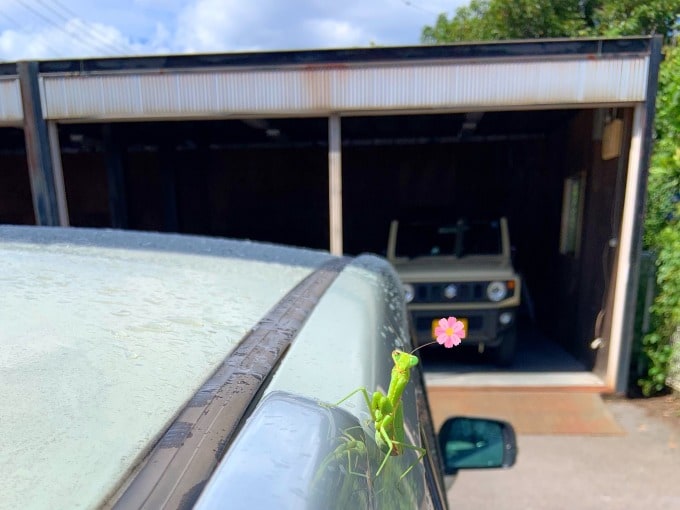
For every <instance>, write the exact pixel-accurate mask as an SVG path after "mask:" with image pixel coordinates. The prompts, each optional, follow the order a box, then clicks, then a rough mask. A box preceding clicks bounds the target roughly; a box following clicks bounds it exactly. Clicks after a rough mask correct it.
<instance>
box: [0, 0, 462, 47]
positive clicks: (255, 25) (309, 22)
mask: <svg viewBox="0 0 680 510" xmlns="http://www.w3.org/2000/svg"><path fill="white" fill-rule="evenodd" d="M465 3H467V1H466V0H449V1H446V0H342V1H328V0H286V1H282V0H98V1H97V2H91V0H60V1H59V2H58V3H57V2H54V0H40V2H39V3H35V0H30V2H29V0H27V1H26V3H25V4H26V5H31V6H33V8H34V10H40V12H41V14H42V16H38V15H36V13H35V12H33V11H31V10H29V9H27V8H26V7H25V4H24V2H16V1H9V0H0V60H3V59H4V60H19V59H44V58H59V57H62V58H63V57H69V58H73V57H87V56H98V55H111V54H117V55H131V54H154V53H186V52H192V53H193V52H227V51H244V50H263V51H266V50H278V49H303V48H328V47H355V46H366V45H369V44H371V43H375V44H383V45H394V44H401V45H403V44H417V43H418V41H419V37H420V32H421V30H422V27H423V26H424V25H426V24H428V23H433V22H434V20H435V18H436V14H437V13H438V12H441V11H442V10H447V11H448V12H451V10H452V9H454V8H455V6H456V5H461V4H465ZM46 4H49V5H50V6H51V7H52V8H54V9H56V11H53V10H49V9H44V8H43V9H38V8H39V7H41V6H43V5H46ZM59 5H62V6H66V10H62V9H61V8H60V7H59ZM55 12H58V13H60V14H59V15H57V14H55ZM76 13H77V18H76V16H75V15H76ZM45 18H48V19H45ZM67 20H68V21H67Z"/></svg>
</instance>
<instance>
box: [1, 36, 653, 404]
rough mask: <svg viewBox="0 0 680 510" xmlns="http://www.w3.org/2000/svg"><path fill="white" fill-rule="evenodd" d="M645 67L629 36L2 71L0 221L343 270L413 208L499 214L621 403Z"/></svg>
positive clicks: (560, 326) (647, 86) (541, 288)
mask: <svg viewBox="0 0 680 510" xmlns="http://www.w3.org/2000/svg"><path fill="white" fill-rule="evenodd" d="M659 59H660V40H659V39H658V38H626V39H595V40H553V41H525V42H504V43H494V44H476V45H451V46H436V47H424V46H418V47H408V48H370V49H351V50H323V51H297V52H276V53H246V54H220V55H183V56H179V55H177V56H162V57H139V58H137V57H135V58H121V59H88V60H67V61H44V62H20V63H8V64H2V65H0V100H1V101H0V134H1V135H2V136H0V140H2V142H1V143H0V165H1V167H2V168H3V171H2V172H1V173H0V182H1V183H2V185H0V221H2V222H6V223H29V224H30V223H33V222H35V223H37V224H44V225H62V226H66V225H73V226H90V227H114V228H132V229H143V230H161V231H176V232H184V233H196V234H207V235H219V236H234V237H246V238H251V239H257V240H263V241H271V242H280V243H287V244H295V245H299V246H307V247H311V248H320V249H329V250H330V251H331V252H333V253H337V254H341V253H349V254H355V253H360V252H363V251H372V252H377V253H382V252H384V249H385V245H386V239H387V231H388V225H389V222H390V220H391V219H393V218H394V217H395V216H403V215H404V214H408V213H409V212H411V211H418V214H441V211H445V213H446V214H451V215H461V214H465V215H468V216H475V215H485V216H487V215H505V216H507V217H508V218H509V221H510V227H511V235H512V239H513V244H514V245H515V249H516V264H517V266H518V268H519V269H520V270H521V271H522V272H523V274H524V277H525V280H526V281H527V283H528V285H527V288H528V290H529V292H530V295H531V298H532V299H531V302H532V303H533V305H534V306H533V308H534V310H533V314H535V317H536V321H537V324H538V327H539V329H540V330H541V332H542V333H543V334H545V335H547V336H549V337H551V338H553V339H554V340H555V341H556V342H557V343H558V344H559V345H561V346H562V347H563V348H564V349H566V350H567V351H569V352H570V353H571V354H572V355H573V356H574V357H576V358H577V359H578V360H579V361H580V362H581V363H582V364H583V365H584V366H585V367H587V368H588V369H589V370H592V373H593V374H595V376H597V377H598V378H599V380H600V381H601V384H602V388H603V389H605V390H609V391H615V390H622V389H623V388H624V387H625V384H626V377H627V372H628V370H627V367H628V362H629V352H630V342H631V338H632V324H633V314H634V300H635V295H636V286H637V271H638V261H639V255H640V237H641V228H642V214H643V210H644V196H645V192H646V177H647V162H648V158H649V149H650V143H651V126H652V120H653V119H652V117H653V106H654V97H655V91H656V76H657V70H658V63H659ZM428 211H430V212H428ZM433 211H436V213H435V212H433Z"/></svg>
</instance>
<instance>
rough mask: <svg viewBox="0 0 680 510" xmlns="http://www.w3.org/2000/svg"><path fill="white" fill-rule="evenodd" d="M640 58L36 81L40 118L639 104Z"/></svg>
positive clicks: (643, 68)
mask: <svg viewBox="0 0 680 510" xmlns="http://www.w3.org/2000/svg"><path fill="white" fill-rule="evenodd" d="M648 66H649V57H648V56H643V55H638V56H631V57H627V58H622V57H621V56H612V57H611V58H609V57H603V56H600V57H597V58H592V57H585V56H582V57H580V58H569V59H565V58H564V57H561V58H559V59H554V60H542V59H536V60H529V61H519V62H518V61H511V62H507V61H506V62H504V61H491V62H484V61H475V62H464V61H437V62H408V61H406V62H398V63H390V64H382V65H381V64H371V65H367V64H362V65H348V64H347V65H339V64H333V65H331V66H313V67H297V66H296V67H290V66H287V67H278V68H277V67H273V68H261V69H258V68H249V69H239V68H236V69H234V68H232V69H221V70H211V71H205V70H201V71H191V70H176V71H164V72H158V71H157V72H153V71H144V72H139V71H137V72H131V73H129V74H127V73H120V72H117V73H115V74H107V73H98V74H72V73H69V74H63V75H60V74H48V75H42V76H41V78H40V80H41V87H42V91H43V111H44V114H45V117H46V118H48V119H54V120H58V119H79V118H99V119H111V120H113V119H141V118H170V117H171V118H182V117H197V116H198V117H215V116H219V117H224V116H239V115H241V116H242V115H307V114H328V113H330V112H359V111H378V110H389V111H402V110H403V111H408V110H423V109H427V110H431V109H438V110H469V109H478V108H509V107H512V108H522V107H525V108H530V107H539V106H545V105H564V106H574V105H583V104H597V103H630V102H639V101H644V100H645V93H646V84H647V72H648Z"/></svg>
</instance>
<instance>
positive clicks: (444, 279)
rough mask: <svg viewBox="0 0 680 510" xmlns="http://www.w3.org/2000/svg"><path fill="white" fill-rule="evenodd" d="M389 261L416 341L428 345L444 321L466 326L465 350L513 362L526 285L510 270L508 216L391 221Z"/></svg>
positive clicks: (507, 362) (506, 362) (507, 363)
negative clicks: (474, 349)
mask: <svg viewBox="0 0 680 510" xmlns="http://www.w3.org/2000/svg"><path fill="white" fill-rule="evenodd" d="M387 258H388V260H389V261H390V262H391V263H392V264H393V265H394V267H395V268H396V269H397V273H398V274H399V276H400V278H401V281H402V284H403V287H404V296H405V299H406V303H407V307H408V310H409V312H410V313H409V315H410V319H411V323H412V328H413V330H414V337H415V339H416V341H417V343H419V344H423V343H426V342H428V341H431V340H432V338H433V336H434V329H435V327H436V326H437V321H438V320H439V319H440V318H441V317H446V316H448V315H451V316H455V317H456V318H458V319H459V320H461V321H462V322H463V324H464V326H465V338H464V340H463V345H471V346H473V345H474V346H476V347H477V348H478V349H479V351H480V352H483V351H484V350H485V349H486V348H489V349H491V352H492V355H493V359H494V361H495V363H496V364H497V365H499V366H508V365H511V364H512V362H513V358H514V354H515V346H516V342H517V340H516V339H517V333H516V320H517V309H518V307H519V304H520V289H521V279H520V276H519V275H518V274H517V272H516V271H515V270H514V268H513V266H512V260H511V248H510V235H509V233H508V221H507V219H506V218H504V217H503V218H500V219H493V220H486V221H482V220H476V221H467V220H463V219H460V220H458V221H456V222H453V223H446V222H440V223H432V222H401V223H400V222H399V221H397V220H394V221H392V224H391V226H390V235H389V240H388V246H387Z"/></svg>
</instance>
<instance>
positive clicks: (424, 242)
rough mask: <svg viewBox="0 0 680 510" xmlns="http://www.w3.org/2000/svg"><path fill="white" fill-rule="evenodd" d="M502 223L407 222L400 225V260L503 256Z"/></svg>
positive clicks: (398, 244)
mask: <svg viewBox="0 0 680 510" xmlns="http://www.w3.org/2000/svg"><path fill="white" fill-rule="evenodd" d="M500 254H502V241H501V229H500V222H499V221H497V220H494V221H463V220H460V221H458V222H457V223H453V224H437V223H425V222H420V223H415V222H413V223H403V224H400V225H399V232H398V235H397V244H396V247H395V255H396V256H397V257H408V258H416V257H436V256H455V257H459V258H460V257H465V256H469V255H500Z"/></svg>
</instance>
